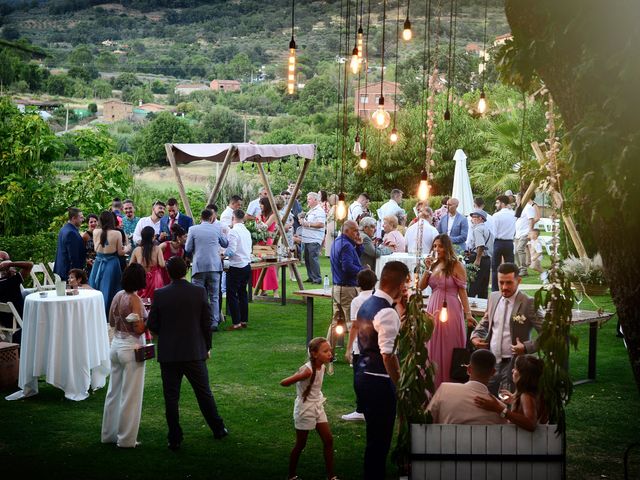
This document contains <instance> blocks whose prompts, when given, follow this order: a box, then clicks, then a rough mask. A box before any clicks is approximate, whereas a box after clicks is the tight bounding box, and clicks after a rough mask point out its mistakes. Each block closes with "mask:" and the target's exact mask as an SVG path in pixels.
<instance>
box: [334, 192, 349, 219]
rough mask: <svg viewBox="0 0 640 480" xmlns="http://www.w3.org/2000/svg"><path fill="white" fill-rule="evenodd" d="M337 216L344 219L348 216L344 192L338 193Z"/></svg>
mask: <svg viewBox="0 0 640 480" xmlns="http://www.w3.org/2000/svg"><path fill="white" fill-rule="evenodd" d="M336 218H337V219H338V220H344V219H345V218H347V204H346V203H345V201H344V193H342V192H340V193H339V194H338V204H337V205H336Z"/></svg>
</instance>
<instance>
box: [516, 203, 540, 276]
mask: <svg viewBox="0 0 640 480" xmlns="http://www.w3.org/2000/svg"><path fill="white" fill-rule="evenodd" d="M517 213H518V212H517V211H516V214H517ZM538 220H540V215H538V209H537V208H536V206H535V204H534V203H533V200H531V199H529V201H528V202H527V203H526V204H525V205H523V206H522V211H521V212H520V216H519V217H518V218H517V220H516V233H515V248H516V265H518V268H519V269H520V276H521V277H525V276H527V274H528V272H527V265H529V263H530V262H529V260H530V256H529V252H528V251H527V243H529V232H531V231H532V230H533V226H534V225H535V224H536V222H537V221H538Z"/></svg>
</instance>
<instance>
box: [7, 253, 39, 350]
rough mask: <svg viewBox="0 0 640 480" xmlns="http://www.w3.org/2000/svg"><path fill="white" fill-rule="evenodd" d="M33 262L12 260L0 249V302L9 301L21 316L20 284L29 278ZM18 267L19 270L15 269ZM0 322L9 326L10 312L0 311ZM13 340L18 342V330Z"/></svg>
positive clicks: (22, 305) (10, 322)
mask: <svg viewBox="0 0 640 480" xmlns="http://www.w3.org/2000/svg"><path fill="white" fill-rule="evenodd" d="M32 268H33V263H31V262H12V261H11V259H10V258H9V254H8V253H7V252H3V251H1V250H0V302H3V303H4V302H11V303H13V306H14V307H15V308H16V311H17V312H18V314H19V315H20V317H22V309H23V307H24V300H23V296H22V291H21V288H20V287H21V286H22V284H23V283H24V280H25V278H29V275H30V274H31V269H32ZM16 269H20V271H18V270H16ZM0 324H1V325H2V326H3V327H8V328H11V326H12V325H13V317H12V316H11V315H10V314H6V313H0ZM13 342H14V343H20V332H19V331H18V332H16V333H14V334H13Z"/></svg>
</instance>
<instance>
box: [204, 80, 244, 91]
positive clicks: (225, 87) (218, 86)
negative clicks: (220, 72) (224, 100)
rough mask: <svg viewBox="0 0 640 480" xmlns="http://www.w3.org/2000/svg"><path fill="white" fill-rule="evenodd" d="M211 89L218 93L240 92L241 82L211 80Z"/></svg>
mask: <svg viewBox="0 0 640 480" xmlns="http://www.w3.org/2000/svg"><path fill="white" fill-rule="evenodd" d="M209 87H210V88H211V90H214V91H216V92H239V91H240V82H239V81H237V80H211V83H210V84H209Z"/></svg>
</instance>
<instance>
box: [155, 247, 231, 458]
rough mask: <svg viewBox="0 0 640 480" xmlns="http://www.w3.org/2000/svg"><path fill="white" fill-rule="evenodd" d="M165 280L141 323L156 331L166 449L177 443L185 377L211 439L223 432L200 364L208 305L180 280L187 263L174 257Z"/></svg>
mask: <svg viewBox="0 0 640 480" xmlns="http://www.w3.org/2000/svg"><path fill="white" fill-rule="evenodd" d="M167 271H168V272H169V276H170V277H171V283H170V284H169V285H167V286H166V287H164V288H160V289H158V290H156V292H155V296H154V300H153V304H152V306H151V312H150V313H149V320H148V321H147V327H148V328H149V330H151V331H152V332H154V333H156V334H157V335H158V362H159V363H160V372H161V376H162V392H163V394H164V403H165V415H166V417H167V424H168V426H169V435H168V440H169V445H168V446H169V449H171V450H178V449H179V448H180V445H181V444H182V437H183V436H182V428H180V423H179V420H178V419H179V413H178V400H179V398H180V383H181V382H182V377H183V376H186V377H187V380H188V381H189V383H190V384H191V388H193V392H194V393H195V395H196V399H197V400H198V405H199V406H200V411H201V412H202V415H203V416H204V419H205V420H206V422H207V424H208V425H209V428H211V430H212V431H213V436H214V438H216V439H221V438H223V437H226V436H227V435H228V434H229V432H228V431H227V429H226V428H225V426H224V422H223V420H222V418H221V417H220V415H218V409H217V407H216V402H215V399H214V398H213V393H211V388H210V387H209V372H208V371H207V364H206V363H205V362H206V360H207V359H208V358H210V356H211V353H210V351H211V329H210V324H211V306H210V305H209V302H208V301H207V296H206V294H205V290H204V288H202V287H199V286H197V285H193V284H192V283H190V282H188V281H187V280H185V278H184V277H185V276H186V274H187V265H186V263H185V262H184V260H182V258H180V257H173V258H171V259H169V261H168V262H167Z"/></svg>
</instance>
